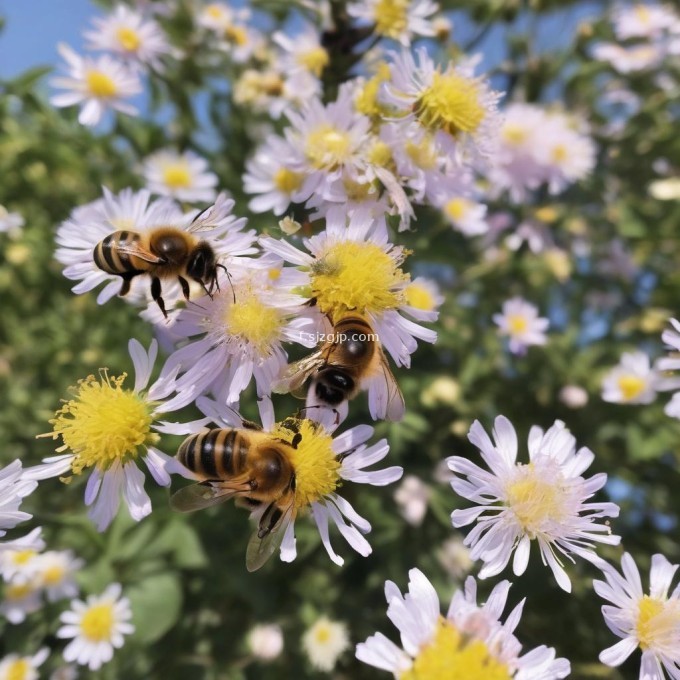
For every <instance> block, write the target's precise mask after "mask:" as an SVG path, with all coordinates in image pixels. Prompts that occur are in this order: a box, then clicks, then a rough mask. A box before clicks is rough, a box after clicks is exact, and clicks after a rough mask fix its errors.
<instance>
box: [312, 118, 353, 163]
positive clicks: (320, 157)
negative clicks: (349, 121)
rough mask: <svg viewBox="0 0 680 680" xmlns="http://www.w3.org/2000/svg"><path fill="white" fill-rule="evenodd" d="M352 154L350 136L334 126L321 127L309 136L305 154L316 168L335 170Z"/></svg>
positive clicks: (325, 125) (324, 125)
mask: <svg viewBox="0 0 680 680" xmlns="http://www.w3.org/2000/svg"><path fill="white" fill-rule="evenodd" d="M351 153H352V149H351V140H350V137H349V135H348V134H347V133H346V132H344V131H343V130H338V129H337V128H335V127H333V126H332V125H328V124H323V125H320V126H319V127H317V128H316V129H315V130H313V131H312V132H310V133H309V135H307V143H306V144H305V154H306V155H307V158H308V159H309V161H310V162H311V163H312V165H313V166H314V167H315V168H319V169H321V168H326V169H329V170H332V169H335V168H337V167H338V166H339V165H341V164H342V163H344V162H345V161H346V160H347V159H348V158H349V156H350V155H351Z"/></svg>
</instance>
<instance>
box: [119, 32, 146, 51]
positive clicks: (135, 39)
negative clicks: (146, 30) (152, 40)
mask: <svg viewBox="0 0 680 680" xmlns="http://www.w3.org/2000/svg"><path fill="white" fill-rule="evenodd" d="M116 38H118V42H119V43H120V46H121V47H122V48H123V49H124V50H126V51H128V52H136V51H137V50H138V49H139V47H140V45H141V44H142V41H141V39H140V37H139V34H138V33H137V31H135V30H134V29H132V28H128V27H127V26H121V27H120V28H119V29H118V30H117V31H116Z"/></svg>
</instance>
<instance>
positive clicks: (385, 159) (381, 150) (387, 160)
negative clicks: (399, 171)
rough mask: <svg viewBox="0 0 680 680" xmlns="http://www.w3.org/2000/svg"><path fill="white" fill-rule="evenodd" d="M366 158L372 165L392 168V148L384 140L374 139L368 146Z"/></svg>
mask: <svg viewBox="0 0 680 680" xmlns="http://www.w3.org/2000/svg"><path fill="white" fill-rule="evenodd" d="M366 160H367V161H368V162H369V163H372V164H373V165H377V166H378V167H381V168H388V169H390V168H393V167H394V159H393V158H392V149H390V147H389V146H388V145H387V144H385V142H383V141H381V140H379V139H376V140H375V141H374V142H373V143H372V144H371V146H370V147H369V148H368V152H367V153H366Z"/></svg>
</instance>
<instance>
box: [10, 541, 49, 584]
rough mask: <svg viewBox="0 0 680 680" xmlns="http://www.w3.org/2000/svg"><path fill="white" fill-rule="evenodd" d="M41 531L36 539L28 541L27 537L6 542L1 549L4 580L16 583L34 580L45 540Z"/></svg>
mask: <svg viewBox="0 0 680 680" xmlns="http://www.w3.org/2000/svg"><path fill="white" fill-rule="evenodd" d="M40 534H41V532H38V533H37V534H36V535H35V536H36V538H35V541H33V540H31V541H30V542H29V543H27V542H26V537H25V536H24V537H23V538H22V539H18V540H16V541H12V543H11V544H10V545H8V544H5V545H4V546H3V550H2V551H0V576H2V579H3V581H7V582H9V581H13V582H14V583H28V582H29V581H33V580H34V579H35V578H36V576H37V573H38V571H39V568H40V567H39V564H40V559H39V558H40V555H39V553H40V550H42V548H43V547H44V542H43V541H42V538H40Z"/></svg>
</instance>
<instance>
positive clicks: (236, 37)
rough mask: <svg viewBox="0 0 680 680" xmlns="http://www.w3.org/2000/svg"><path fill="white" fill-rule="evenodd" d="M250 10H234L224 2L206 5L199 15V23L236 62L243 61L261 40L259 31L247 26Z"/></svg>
mask: <svg viewBox="0 0 680 680" xmlns="http://www.w3.org/2000/svg"><path fill="white" fill-rule="evenodd" d="M249 18H250V11H249V10H248V9H247V8H243V9H240V10H234V9H232V8H231V7H229V5H227V4H225V3H223V2H212V3H210V4H208V5H205V6H204V7H203V8H202V9H201V11H200V13H199V14H198V17H197V23H198V25H199V26H200V27H201V28H203V29H205V30H207V31H209V32H210V33H211V34H212V35H213V36H214V37H215V38H216V39H217V47H219V48H220V49H222V50H223V51H225V52H227V53H229V55H230V56H231V58H232V59H233V61H234V62H235V63H243V62H245V61H247V60H248V59H249V58H250V56H251V55H252V53H253V51H254V50H255V48H256V47H257V44H258V43H259V42H260V40H258V38H259V33H257V32H256V31H254V30H253V29H252V28H250V27H249V26H247V24H246V22H247V21H248V19H249Z"/></svg>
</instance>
